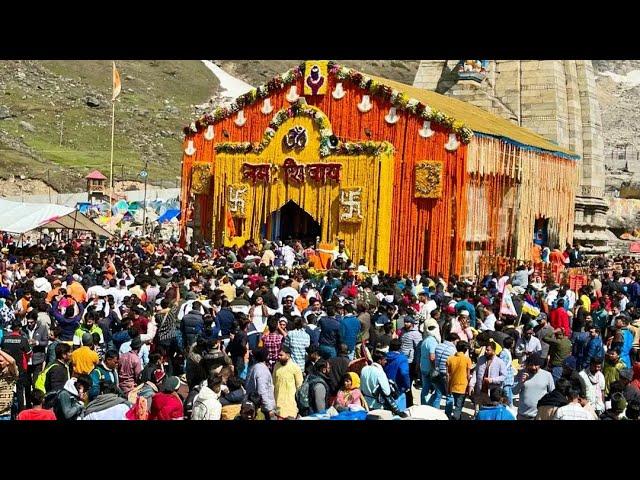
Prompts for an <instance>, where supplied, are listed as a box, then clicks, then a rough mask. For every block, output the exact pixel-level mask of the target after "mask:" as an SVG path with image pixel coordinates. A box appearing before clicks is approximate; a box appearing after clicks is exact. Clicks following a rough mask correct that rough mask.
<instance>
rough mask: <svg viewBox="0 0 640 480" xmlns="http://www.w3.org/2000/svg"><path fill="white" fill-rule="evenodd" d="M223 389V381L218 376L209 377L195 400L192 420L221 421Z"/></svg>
mask: <svg viewBox="0 0 640 480" xmlns="http://www.w3.org/2000/svg"><path fill="white" fill-rule="evenodd" d="M221 389H222V379H221V378H220V377H218V376H216V377H214V376H211V377H209V379H208V380H207V382H206V383H205V384H204V385H203V386H202V387H201V388H200V392H199V393H198V394H197V395H196V397H195V398H194V400H193V411H192V413H191V420H220V417H221V416H222V404H221V403H220V400H219V399H220V391H221Z"/></svg>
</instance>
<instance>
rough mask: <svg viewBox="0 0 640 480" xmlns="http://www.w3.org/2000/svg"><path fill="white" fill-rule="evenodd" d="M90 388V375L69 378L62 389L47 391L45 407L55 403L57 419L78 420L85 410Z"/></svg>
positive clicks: (54, 408) (54, 410)
mask: <svg viewBox="0 0 640 480" xmlns="http://www.w3.org/2000/svg"><path fill="white" fill-rule="evenodd" d="M90 388H91V378H90V377H89V376H88V375H79V376H78V378H71V379H69V380H67V383H65V384H64V388H63V389H62V390H56V391H52V392H49V393H47V397H45V408H46V407H48V406H49V405H50V404H53V412H54V413H55V414H56V419H57V420H63V421H68V420H77V419H78V418H79V417H80V416H81V415H82V413H83V411H84V408H85V407H84V406H85V402H86V401H87V400H88V398H89V389H90Z"/></svg>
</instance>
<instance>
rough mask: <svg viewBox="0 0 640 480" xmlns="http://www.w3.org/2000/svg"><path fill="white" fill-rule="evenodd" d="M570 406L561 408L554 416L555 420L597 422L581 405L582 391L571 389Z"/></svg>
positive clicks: (568, 395) (569, 392) (569, 393)
mask: <svg viewBox="0 0 640 480" xmlns="http://www.w3.org/2000/svg"><path fill="white" fill-rule="evenodd" d="M567 398H568V399H569V404H567V405H565V406H564V407H560V408H558V409H557V410H556V413H555V414H554V415H553V419H554V420H597V419H596V418H594V416H593V414H592V413H591V412H589V411H588V410H587V409H585V408H584V407H583V406H582V405H581V404H580V391H579V390H578V389H577V388H575V387H573V386H572V387H571V388H569V391H568V392H567Z"/></svg>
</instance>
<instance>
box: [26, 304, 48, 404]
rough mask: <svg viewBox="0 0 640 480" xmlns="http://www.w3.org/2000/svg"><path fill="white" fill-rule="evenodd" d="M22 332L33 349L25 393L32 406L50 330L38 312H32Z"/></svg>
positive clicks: (28, 402) (28, 366)
mask: <svg viewBox="0 0 640 480" xmlns="http://www.w3.org/2000/svg"><path fill="white" fill-rule="evenodd" d="M22 332H23V334H24V336H25V337H27V341H28V342H29V345H30V346H31V348H32V349H33V353H32V354H31V358H30V359H29V363H28V365H27V389H26V392H25V393H26V397H27V405H32V402H31V392H32V391H33V385H34V384H35V382H36V380H37V378H38V375H39V374H40V372H41V371H42V370H43V368H44V365H45V363H44V361H45V349H46V348H47V345H48V344H49V329H48V328H47V326H46V325H45V324H43V323H42V322H40V321H39V320H38V312H36V311H35V310H32V311H31V312H29V313H28V314H27V325H26V326H25V327H23V329H22Z"/></svg>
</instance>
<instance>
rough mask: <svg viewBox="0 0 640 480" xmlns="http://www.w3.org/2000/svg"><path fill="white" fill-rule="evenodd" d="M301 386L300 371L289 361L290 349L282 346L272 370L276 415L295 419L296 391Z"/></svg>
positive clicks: (296, 414) (296, 407)
mask: <svg viewBox="0 0 640 480" xmlns="http://www.w3.org/2000/svg"><path fill="white" fill-rule="evenodd" d="M301 385H302V370H301V368H300V367H299V366H298V365H297V364H296V362H294V361H292V360H291V349H290V348H289V347H287V346H283V347H282V349H281V350H280V353H279V355H278V363H276V366H275V368H274V369H273V387H274V397H275V401H276V413H277V414H278V416H279V417H282V418H296V417H297V416H298V406H297V404H296V391H297V390H298V389H299V388H300V386H301Z"/></svg>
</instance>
